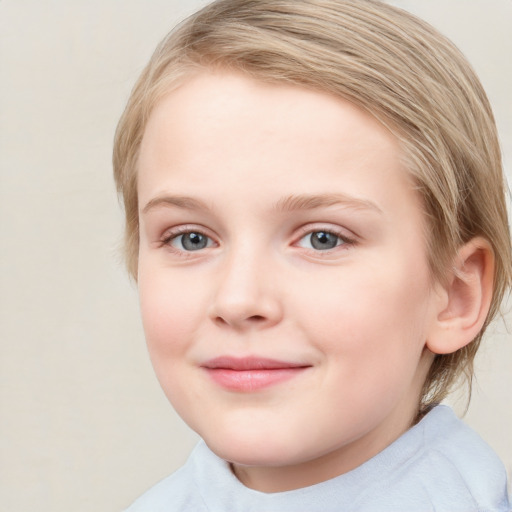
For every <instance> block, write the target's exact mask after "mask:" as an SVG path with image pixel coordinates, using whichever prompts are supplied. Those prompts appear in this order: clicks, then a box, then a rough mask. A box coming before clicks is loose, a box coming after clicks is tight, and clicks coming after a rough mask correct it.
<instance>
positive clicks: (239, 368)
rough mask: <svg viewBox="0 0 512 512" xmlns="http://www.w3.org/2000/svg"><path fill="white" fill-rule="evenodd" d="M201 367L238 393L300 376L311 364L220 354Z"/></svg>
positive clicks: (217, 381) (214, 378)
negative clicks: (220, 355)
mask: <svg viewBox="0 0 512 512" xmlns="http://www.w3.org/2000/svg"><path fill="white" fill-rule="evenodd" d="M201 367H202V368H203V369H204V370H205V371H206V372H207V373H208V375H209V376H210V378H211V379H212V380H213V381H214V382H215V383H216V384H218V385H219V386H221V387H223V388H225V389H227V390H230V391H238V392H251V391H259V390H261V389H265V388H268V387H271V386H274V385H277V384H279V383H282V382H284V381H287V380H290V379H293V378H294V377H297V376H299V375H301V374H302V373H303V372H304V371H306V370H307V369H308V368H311V365H307V364H303V363H294V362H288V361H278V360H276V359H267V358H260V357H244V358H235V357H227V356H223V357H217V358H215V359H211V360H209V361H207V362H205V363H204V364H202V365H201Z"/></svg>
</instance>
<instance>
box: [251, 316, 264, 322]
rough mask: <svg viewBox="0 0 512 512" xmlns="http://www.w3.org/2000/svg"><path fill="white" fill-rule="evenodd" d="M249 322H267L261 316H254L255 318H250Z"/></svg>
mask: <svg viewBox="0 0 512 512" xmlns="http://www.w3.org/2000/svg"><path fill="white" fill-rule="evenodd" d="M248 320H249V321H250V322H262V321H263V320H265V317H264V316H261V315H253V316H250V317H249V318H248Z"/></svg>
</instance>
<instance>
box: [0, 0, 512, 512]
mask: <svg viewBox="0 0 512 512" xmlns="http://www.w3.org/2000/svg"><path fill="white" fill-rule="evenodd" d="M204 3H205V2H204V1H198V0H194V1H177V0H174V1H171V0H151V1H147V0H122V1H121V0H88V1H77V2H69V1H66V0H0V116H1V124H0V167H1V191H0V194H1V195H0V215H1V222H0V240H1V243H2V249H1V252H0V255H1V256H0V257H1V265H2V266H1V275H0V278H1V286H2V294H1V304H0V311H1V318H0V320H1V343H2V345H1V357H0V409H1V410H0V464H1V466H0V472H1V473H0V509H1V510H2V511H4V510H5V511H9V512H11V511H22V512H27V511H38V512H46V511H48V512H49V511H52V512H55V511H75V512H84V511H95V512H101V511H113V510H120V509H122V508H123V507H124V506H126V505H128V503H129V502H131V501H132V500H133V499H134V498H135V497H136V496H137V495H139V494H140V493H141V492H143V491H144V490H145V489H146V488H147V487H149V486H150V485H151V484H153V483H155V482H156V481H157V480H159V479H160V478H162V477H164V476H165V475H167V474H168V473H170V472H171V471H172V470H173V469H175V468H176V467H177V466H178V465H180V464H181V463H182V462H183V461H184V459H185V457H186V455H187V453H188V451H189V449H190V447H191V446H192V445H193V443H194V441H195V437H194V435H193V434H191V433H190V432H189V431H188V430H187V428H186V427H185V426H184V425H183V424H182V422H181V421H180V420H179V419H178V418H177V417H176V415H175V414H174V413H173V412H172V410H171V408H170V406H168V404H167V403H166V400H165V398H164V397H163V393H162V392H161V391H160V389H159V387H158V384H157V382H156V380H155V378H154V377H153V374H152V370H151V368H150V364H149V362H148V357H147V354H146V349H145V346H144V341H143V335H142V331H141V326H140V321H139V316H138V310H137V293H136V289H135V287H134V286H133V285H131V284H130V283H129V281H128V279H127V277H126V275H125V273H124V270H123V268H122V265H121V263H120V258H119V256H118V245H119V240H120V233H121V229H122V219H121V214H120V209H119V207H118V204H117V200H116V196H115V193H114V187H113V183H112V179H111V166H110V154H111V141H112V136H113V132H114V128H115V125H116V122H117V119H118V117H119V115H120V113H121V110H122V108H123V105H124V102H125V101H126V98H127V95H128V92H129V90H130V88H131V86H132V84H133V82H134V80H135V78H136V76H137V74H138V73H139V72H140V70H141V67H142V66H143V64H144V63H145V61H146V60H147V59H148V58H149V56H150V53H151V52H152V50H153V48H154V46H155V44H156V43H157V42H158V41H159V40H160V39H161V38H162V37H163V36H164V35H165V33H166V32H167V31H168V29H169V28H170V27H171V26H172V25H173V24H174V23H175V21H176V20H178V19H180V18H182V17H183V16H184V15H185V14H187V13H189V12H191V11H192V10H194V9H195V8H196V7H197V6H199V5H202V4H204ZM396 3H398V4H399V5H402V6H404V7H406V8H408V9H410V10H412V11H414V12H417V13H419V14H420V15H421V16H423V17H425V18H426V19H428V20H430V21H431V22H432V23H433V24H434V25H436V26H438V27H439V28H440V29H441V30H442V31H444V32H445V33H447V34H448V35H450V36H451V37H452V38H453V39H454V41H455V42H456V43H458V44H459V45H460V47H461V48H462V49H463V50H464V51H465V53H466V54H467V56H468V57H469V59H470V60H471V62H472V63H473V64H474V66H475V67H476V69H477V71H478V72H479V74H480V75H481V78H482V81H483V82H484V85H485V86H486V88H487V90H488V92H489V95H490V97H491V100H492V103H493V105H494V108H495V111H496V117H497V120H498V124H499V126H500V129H501V136H502V141H503V147H504V152H505V156H506V164H507V168H508V173H509V176H510V173H511V167H512V100H511V96H510V94H511V91H512V61H511V57H510V56H511V55H512V34H511V32H510V27H511V25H512V1H511V0H429V1H426V0H402V1H400V2H398V1H397V2H396ZM508 319H509V324H511V323H512V318H511V315H510V313H509V314H508ZM494 331H495V332H494V335H493V337H492V338H489V339H488V340H487V343H486V347H485V350H484V352H483V353H482V355H481V357H480V359H479V379H478V384H479V386H478V387H477V388H475V392H474V397H473V402H472V406H471V408H470V410H469V412H468V414H467V421H468V422H469V423H470V424H471V425H473V427H474V428H476V429H477V430H478V431H479V432H480V433H481V434H482V435H483V436H484V437H485V438H486V439H487V440H488V441H489V442H490V443H491V445H493V446H494V448H495V449H496V450H497V452H498V453H499V454H500V456H501V457H502V458H503V460H504V461H505V463H506V465H507V467H508V469H509V471H510V470H512V439H511V435H510V431H511V429H510V425H512V411H511V407H510V396H511V388H512V376H511V372H510V363H511V361H512V347H511V345H512V340H511V335H510V333H509V334H507V333H506V332H505V328H504V326H503V325H502V324H500V325H498V326H497V327H496V328H495V329H494Z"/></svg>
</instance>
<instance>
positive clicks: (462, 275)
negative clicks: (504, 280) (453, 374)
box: [427, 237, 494, 354]
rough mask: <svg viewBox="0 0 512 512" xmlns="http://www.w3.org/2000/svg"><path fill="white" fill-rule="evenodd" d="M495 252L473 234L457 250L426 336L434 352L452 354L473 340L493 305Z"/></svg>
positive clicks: (482, 239) (484, 241) (483, 240)
mask: <svg viewBox="0 0 512 512" xmlns="http://www.w3.org/2000/svg"><path fill="white" fill-rule="evenodd" d="M493 280H494V252H493V250H492V248H491V246H490V244H489V242H487V240H485V239H484V238H480V237H477V238H473V239H472V240H470V241H469V242H468V243H467V244H465V245H463V246H462V247H461V248H460V249H459V251H458V252H457V256H456V258H455V261H454V265H453V268H452V270H451V272H450V276H449V278H448V280H447V282H446V284H444V285H439V286H440V288H441V290H440V293H439V300H438V303H437V305H438V308H437V316H436V319H435V322H434V325H433V328H432V331H431V332H430V334H429V338H428V340H427V348H428V349H429V350H430V351H431V352H433V353H434V354H450V353H452V352H456V351H457V350H459V349H460V348H462V347H464V346H466V345H467V344H469V343H471V342H472V341H473V340H474V339H475V337H476V336H477V335H478V333H479V332H480V330H481V329H482V327H483V325H484V323H485V320H486V318H487V313H488V312H489V307H490V305H491V299H492V291H493Z"/></svg>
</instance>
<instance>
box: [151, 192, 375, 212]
mask: <svg viewBox="0 0 512 512" xmlns="http://www.w3.org/2000/svg"><path fill="white" fill-rule="evenodd" d="M159 206H171V207H172V206H175V207H178V208H183V209H186V210H199V211H207V210H209V208H208V205H207V204H206V203H204V202H203V201H201V200H199V199H195V198H193V197H188V196H168V195H166V196H158V197H155V198H154V199H151V200H150V201H149V202H148V203H147V204H146V206H144V208H143V209H142V213H147V212H148V211H150V210H153V209H155V208H157V207H159ZM328 206H343V207H345V208H352V209H354V210H372V211H375V212H377V213H382V210H381V209H380V208H379V207H378V206H377V205H376V204H375V203H373V202H372V201H368V200H366V199H361V198H357V197H353V196H349V195H346V194H299V195H290V196H287V197H284V198H282V199H279V200H278V201H277V202H276V203H275V204H274V206H273V210H274V211H276V212H284V213H286V212H293V211H299V210H314V209H316V208H323V207H328Z"/></svg>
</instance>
